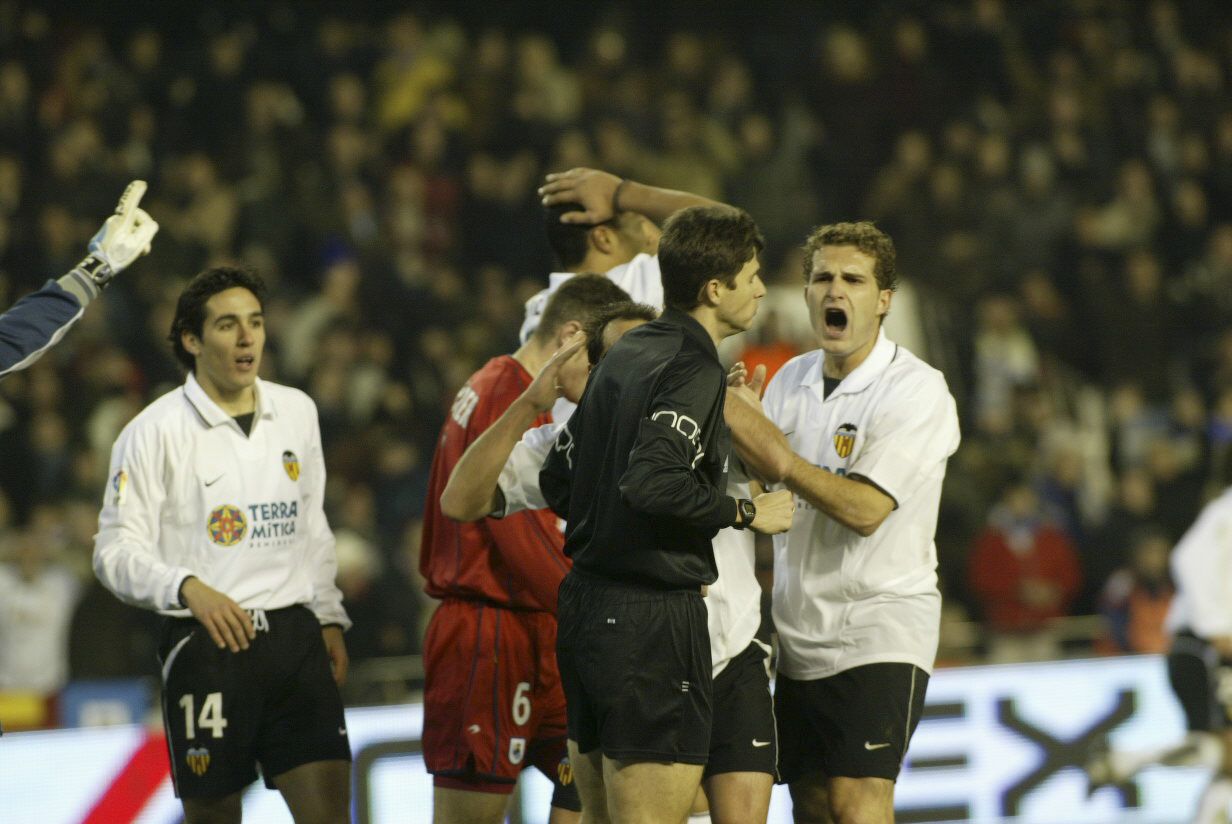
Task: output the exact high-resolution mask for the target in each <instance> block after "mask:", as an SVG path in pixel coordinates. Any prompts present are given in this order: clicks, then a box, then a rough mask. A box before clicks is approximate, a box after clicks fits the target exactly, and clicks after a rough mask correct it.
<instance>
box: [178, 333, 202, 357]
mask: <svg viewBox="0 0 1232 824" xmlns="http://www.w3.org/2000/svg"><path fill="white" fill-rule="evenodd" d="M180 345H181V346H183V347H184V351H185V352H187V353H188V354H190V355H192V356H193V357H194V358H195V357H197V356H198V355H200V354H201V340H200V338H198V337H197V336H196V335H194V334H193V333H192V332H181V333H180Z"/></svg>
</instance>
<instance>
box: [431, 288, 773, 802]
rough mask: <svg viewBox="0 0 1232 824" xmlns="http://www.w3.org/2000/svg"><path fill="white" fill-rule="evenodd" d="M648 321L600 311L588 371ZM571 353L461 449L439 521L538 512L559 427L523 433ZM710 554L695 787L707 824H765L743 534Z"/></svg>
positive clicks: (735, 423) (751, 451)
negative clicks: (706, 685) (708, 724)
mask: <svg viewBox="0 0 1232 824" xmlns="http://www.w3.org/2000/svg"><path fill="white" fill-rule="evenodd" d="M657 316H658V312H656V311H655V310H654V309H653V308H651V307H649V306H646V305H644V304H636V303H631V302H630V303H622V304H614V305H613V306H611V307H608V308H606V309H604V310H603V311H602V312H601V313H600V314H599V315H598V316H597V317H596V318H595V319H594V321H593V322H592V323H591V324H589V325H588V327H587V329H586V330H585V338H586V348H587V358H588V360H589V362H590V366H591V368H592V369H593V368H594V366H595V364H597V363H598V361H599V360H600V358H601V357H602V355H603V353H605V352H606V351H607V350H608V349H610V348H611V347H612V345H614V343H615V342H616V341H617V340H619V339H620V337H622V336H623V335H624V334H625V332H627V331H629V330H630V329H633V328H636V327H637V326H640V325H642V324H643V323H646V322H648V321H651V320H654V319H655V318H656V317H657ZM580 343H581V341H577V342H575V343H572V344H570V345H567V346H566V347H565V348H564V349H562V350H561V352H560V353H558V354H557V355H555V356H553V358H552V360H551V361H549V363H548V366H545V367H544V369H543V371H541V372H540V373H539V375H538V376H536V378H535V380H534V381H533V382H532V383H531V385H530V386H529V387H527V389H526V391H525V392H523V393H522V395H521V396H519V398H518V399H517V400H516V401H514V402H513V403H512V404H511V405H510V406H509V408H508V409H507V410H505V413H504V414H503V415H501V417H500V418H499V419H498V420H497V421H496V423H494V424H493V425H492V426H490V427H489V428H488V429H487V431H486V432H484V433H483V435H482V436H480V437H479V439H478V440H476V441H475V442H474V443H472V444H471V445H470V446H469V447H468V448H467V450H466V452H465V453H464V454H463V456H462V458H461V460H459V461H458V464H457V466H456V467H455V468H454V472H453V474H452V475H451V476H450V478H449V483H448V484H447V485H446V487H445V491H444V493H443V494H442V496H441V507H442V509H443V510H444V511H445V513H446V514H447V515H449V516H450V517H454V518H458V519H460V520H474V519H476V518H480V517H483V516H484V515H489V514H497V515H500V516H502V517H503V516H505V515H508V514H510V513H512V512H520V511H522V510H524V509H539V508H543V507H546V506H547V502H546V501H545V500H544V499H543V493H542V491H541V490H540V488H539V470H540V468H541V466H542V465H543V461H544V459H545V458H546V457H547V453H548V450H549V448H550V447H551V444H552V443H553V441H555V439H556V436H557V434H558V433H559V431H560V429H561V427H563V425H564V424H563V423H560V422H555V423H551V424H547V425H544V426H541V427H537V428H532V429H527V426H529V425H530V424H531V423H532V422H533V420H534V418H535V417H537V416H538V415H539V414H542V413H543V412H544V411H546V410H548V409H550V408H551V407H552V404H553V403H554V402H555V400H556V396H557V394H558V393H557V390H556V388H555V384H556V378H555V370H554V364H555V363H556V362H557V361H558V360H559V359H560V358H562V357H566V356H567V355H568V353H569V352H570V351H571V347H572V346H576V345H580ZM740 374H741V375H742V374H743V373H742V371H741V373H740ZM752 387H753V388H751V389H749V390H748V391H750V392H752V393H753V395H752V401H751V402H752V403H756V398H757V394H756V393H757V389H758V388H760V379H759V378H757V377H755V378H754V382H753V385H752ZM731 398H732V396H731V395H730V394H729V401H728V402H727V403H726V404H725V406H724V412H725V416H726V419H727V421H728V423H729V425H730V426H731V427H732V431H733V440H735V441H736V442H737V445H738V447H737V448H739V449H741V453H742V454H744V455H746V457H749V456H751V458H752V461H753V463H754V464H755V465H757V466H763V467H765V471H766V473H767V474H769V475H770V476H771V478H770V479H773V480H778V479H779V477H780V475H781V473H782V472H785V471H786V465H787V461H788V460H789V456H790V454H791V453H790V449H789V447H788V446H787V444H786V439H784V438H783V436H782V433H780V432H778V430H777V429H775V428H774V426H773V424H771V423H770V422H769V421H768V420H766V419H765V418H764V417H762V416H752V415H747V414H744V413H745V411H746V410H745V407H746V401H745V400H744V399H739V398H738V399H731ZM575 400H576V399H575ZM758 419H760V425H759V424H758V423H757V420H758ZM523 431H525V434H520V433H523ZM742 442H744V443H745V444H746V445H745V446H743V447H741V443H742ZM737 464H738V462H736V463H733V465H732V470H731V472H730V473H729V476H728V489H729V490H734V491H735V492H736V494H737V495H738V496H740V497H748V496H749V495H750V493H749V484H748V481H747V480H744V481H743V488H741V483H742V482H741V480H740V478H738V472H739V470H738V468H737ZM713 545H714V559H715V565H716V567H717V569H718V578H717V579H716V581H715V582H714V584H712V585H711V586H710V588H709V592H708V594H707V596H706V613H707V623H708V628H709V635H710V649H711V659H712V668H711V671H712V677H713V679H714V693H715V712H714V726H713V728H712V730H711V738H710V753H709V756H710V757H709V760H708V761H707V764H706V769H705V772H704V777H703V782H702V783H703V786H704V787H705V791H706V797H707V799H708V800H709V802H710V803H709V809H710V820H711V821H712V822H714V824H729V822H730V824H749V822H756V821H765V820H766V815H767V813H768V811H769V805H770V791H771V788H772V786H773V779H774V777H775V776H776V775H777V760H778V752H777V749H776V747H775V741H776V735H775V729H774V715H773V707H772V702H771V699H770V691H769V677H768V672H767V670H766V666H765V659H766V655H767V652H768V650H767V649H766V648H765V646H764V645H763V644H762V643H761V642H760V641H758V640H757V639H756V634H757V631H758V629H759V626H760V623H761V586H760V585H759V584H758V582H757V580H756V578H755V576H754V547H753V540H752V535H751V533H750V532H748V531H747V530H735V529H723V530H720V531H719V533H718V534H717V535H716V536H715V538H714V541H713ZM729 664H731V665H732V666H730V667H729V666H728V665H729Z"/></svg>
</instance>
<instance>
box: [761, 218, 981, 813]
mask: <svg viewBox="0 0 1232 824" xmlns="http://www.w3.org/2000/svg"><path fill="white" fill-rule="evenodd" d="M804 252H805V255H804V260H805V270H804V275H805V287H804V298H805V302H806V304H807V306H808V311H809V318H810V320H811V322H812V326H813V330H814V332H815V333H816V335H817V339H818V344H819V348H818V349H816V350H814V351H812V352H809V353H806V354H804V355H800V356H799V357H796V358H794V359H792V360H791V361H789V362H788V363H787V364H786V365H784V366H783V368H782V369H780V370H779V372H778V373H777V374H775V376H774V379H773V380H771V381H770V385H769V387H767V389H766V397H765V408H766V414H767V415H768V416H769V417H770V419H771V420H772V421H774V422H775V423H776V424H777V425H778V427H779V428H780V429H781V430H782V431H783V432H784V433H786V435H787V439H788V441H790V443H791V446H792V449H793V450H794V451H795V453H796V455H795V456H794V458H793V460H792V464H791V468H790V470H789V471H788V473H787V479H786V485H787V487H788V489H790V490H791V491H792V492H794V493H795V494H796V497H797V500H798V502H799V507H800V513H799V515H798V517H797V519H796V523H795V525H794V526H793V527H792V529H791V531H790V532H788V533H787V534H785V535H779V536H776V537H775V539H774V548H775V557H774V597H773V612H774V622H775V628H776V629H777V630H778V633H779V643H780V648H781V654H780V656H779V662H778V676H777V679H776V681H775V685H776V686H775V713H776V715H777V718H778V723H779V732H780V744H781V760H780V772H781V774H782V778H783V780H785V781H786V782H788V784H789V785H790V789H791V797H792V808H793V813H794V815H795V820H796V821H798V822H822V821H829V820H830V817H829V816H828V815H827V812H829V814H830V815H832V816H833V819H834V820H835V821H836V822H839V824H845V822H855V821H859V822H891V821H893V820H894V782H895V780H896V779H897V777H898V772H899V769H900V767H901V764H902V760H903V756H904V754H905V753H906V752H907V744H908V742H909V741H910V738H911V735H912V733H913V732H914V730H915V727H916V725H917V724H918V723H919V719H920V711H921V709H922V708H923V706H924V691H925V688H926V687H927V684H928V676H929V673H930V672H931V670H932V666H933V659H934V657H935V656H936V651H937V639H938V633H939V631H940V618H941V595H940V592H939V591H938V589H937V573H936V567H937V555H936V547H935V546H934V544H933V535H934V532H935V531H936V525H937V510H938V507H939V506H940V500H941V482H942V480H943V479H944V477H945V467H946V462H947V460H948V458H949V456H950V455H951V454H953V453H954V451H955V450H956V449H957V448H958V439H959V433H958V415H957V412H956V410H955V404H954V399H953V398H952V397H951V396H950V393H949V390H948V389H947V387H946V383H945V379H944V377H943V376H942V375H941V373H940V372H938V371H937V370H936V369H933V368H932V367H930V366H928V365H927V364H925V363H924V362H923V361H921V360H920V359H919V358H917V357H916V356H915V355H913V354H911V353H910V352H908V351H907V350H906V349H904V348H903V347H901V346H899V345H897V344H895V343H894V342H893V341H891V340H890V339H889V338H887V337H886V336H885V333H884V331H883V330H882V321H883V320H884V318H885V316H886V314H887V313H888V312H889V311H890V301H891V298H892V297H893V295H894V290H895V288H896V285H897V273H896V271H895V255H894V244H893V242H892V241H891V240H890V238H889V236H887V235H886V234H884V233H883V232H881V231H880V230H879V229H877V228H876V227H875V226H873V225H872V224H871V223H866V222H862V223H838V224H833V225H829V226H822V227H820V228H818V229H816V230H815V231H814V232H813V233H812V234H811V235H810V237H809V238H808V240H807V242H806V243H805V246H804Z"/></svg>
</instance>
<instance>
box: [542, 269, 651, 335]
mask: <svg viewBox="0 0 1232 824" xmlns="http://www.w3.org/2000/svg"><path fill="white" fill-rule="evenodd" d="M628 299H629V293H628V292H626V291H625V290H624V289H621V288H620V287H619V286H617V285H616V284H615V283H613V282H612V281H610V280H608V279H607V278H605V277H604V276H603V275H594V274H584V275H574V276H573V277H571V278H569V279H568V280H566V281H565V282H564V283H562V284H561V285H560V286H558V287H556V291H555V292H553V293H552V296H551V297H550V298H548V305H547V306H545V307H544V309H543V317H541V318H540V319H539V328H538V329H536V330H535V335H534V337H535V339H536V340H538V341H539V342H541V343H543V342H547V341H549V340H551V339H552V338H553V337H555V336H556V333H557V332H558V331H560V327H562V326H564V325H565V324H566V323H568V322H569V321H571V320H574V321H577V322H578V323H580V324H582V326H583V327H585V326H586V324H587V323H589V322H590V319H591V318H592V317H594V316H595V314H596V313H597V312H598V311H599V310H600V309H602V308H603V307H604V306H607V305H608V304H609V303H616V302H617V301H626V300H628Z"/></svg>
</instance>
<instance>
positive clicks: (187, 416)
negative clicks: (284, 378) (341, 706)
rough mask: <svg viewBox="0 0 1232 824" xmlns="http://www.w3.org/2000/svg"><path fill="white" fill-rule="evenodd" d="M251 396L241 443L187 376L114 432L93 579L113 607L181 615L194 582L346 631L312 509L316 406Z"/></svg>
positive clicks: (284, 391) (301, 398)
mask: <svg viewBox="0 0 1232 824" xmlns="http://www.w3.org/2000/svg"><path fill="white" fill-rule="evenodd" d="M256 392H257V410H256V416H255V418H254V419H253V424H252V429H251V433H250V434H249V435H247V436H246V435H244V433H243V431H242V430H241V429H240V427H239V425H238V424H237V423H236V422H235V420H234V419H233V418H232V417H231V416H230V415H228V414H227V413H226V412H224V411H223V410H222V409H220V408H219V407H218V405H217V404H215V403H214V402H213V401H212V400H210V398H209V396H208V395H206V394H205V390H203V389H202V388H201V386H200V384H198V383H197V380H196V378H195V377H194V376H193V375H191V374H190V375H189V376H188V380H187V381H186V382H185V384H184V385H183V386H182V387H180V388H178V389H175V390H173V391H171V392H169V393H167V394H166V395H163V396H162V397H161V398H159V399H158V400H156V401H154V402H153V403H152V404H150V405H149V406H147V407H146V408H145V409H144V410H143V411H142V412H141V414H139V415H138V416H137V417H136V418H134V419H133V420H132V421H131V422H130V423H129V424H128V426H126V427H124V431H123V432H121V433H120V437H119V439H117V440H116V443H115V446H114V447H113V448H112V450H111V480H110V482H109V483H108V486H107V489H106V491H105V493H104V500H103V509H102V512H101V513H99V519H98V520H99V530H98V535H96V536H95V539H94V571H95V573H96V574H97V575H98V577H99V580H100V581H102V582H103V584H104V585H105V586H106V587H107V588H108V589H109V590H111V591H112V592H114V593H115V594H116V595H117V596H118V597H119V598H120V599H121V600H123V601H126V602H127V603H130V604H135V605H136V606H140V607H145V608H147V609H156V610H158V611H159V612H162V613H164V614H166V615H175V616H179V617H188V616H190V615H191V613H190V612H189V611H188V610H187V609H184V608H182V607H181V606H180V602H179V589H180V586H181V584H183V582H184V579H185V578H186V577H188V576H189V575H193V576H196V577H197V578H199V579H200V580H201V581H202V583H205V584H208V585H209V586H211V587H213V588H214V589H216V590H218V591H220V592H223V593H225V594H226V595H227V596H229V597H230V598H231V599H233V600H234V601H235V602H236V603H238V604H239V605H240V606H241V607H243V608H244V609H267V610H268V609H279V608H281V607H287V606H292V605H294V604H304V605H305V606H307V607H309V608H310V609H312V611H313V612H314V613H315V614H316V616H317V618H318V620H319V621H320V622H321V623H322V624H340V625H342V626H343V628H349V627H350V621H349V619H348V618H347V615H346V612H345V611H344V610H343V608H342V593H341V592H340V591H339V589H338V587H337V585H336V584H335V583H334V576H335V573H336V571H337V566H338V563H337V557H336V555H335V552H334V535H333V533H332V532H331V531H330V528H329V524H328V522H327V521H326V519H325V511H324V510H323V509H322V498H323V497H324V493H325V461H324V459H323V457H322V454H321V432H320V427H319V426H318V423H317V408H316V404H314V403H313V402H312V399H311V398H309V397H308V396H307V395H305V394H304V393H303V392H301V391H299V390H298V389H292V388H290V387H286V386H280V385H278V384H274V383H268V382H263V381H260V380H258V381H257V383H256Z"/></svg>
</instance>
